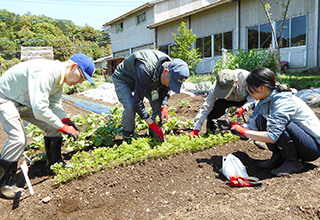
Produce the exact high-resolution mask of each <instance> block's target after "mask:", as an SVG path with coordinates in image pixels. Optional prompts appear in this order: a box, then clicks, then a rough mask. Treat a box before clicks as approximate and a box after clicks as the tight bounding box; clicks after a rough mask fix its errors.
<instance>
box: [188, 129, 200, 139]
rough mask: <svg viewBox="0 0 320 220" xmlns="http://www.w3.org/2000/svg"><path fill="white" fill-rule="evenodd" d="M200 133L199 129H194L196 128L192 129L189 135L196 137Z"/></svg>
mask: <svg viewBox="0 0 320 220" xmlns="http://www.w3.org/2000/svg"><path fill="white" fill-rule="evenodd" d="M198 134H199V130H196V129H194V130H192V132H191V133H190V134H189V137H190V138H193V137H195V136H198Z"/></svg>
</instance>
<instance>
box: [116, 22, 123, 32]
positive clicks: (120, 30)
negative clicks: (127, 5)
mask: <svg viewBox="0 0 320 220" xmlns="http://www.w3.org/2000/svg"><path fill="white" fill-rule="evenodd" d="M118 27H120V28H118ZM121 32H123V22H120V23H118V24H116V33H117V34H118V33H121Z"/></svg>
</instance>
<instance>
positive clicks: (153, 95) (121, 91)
mask: <svg viewBox="0 0 320 220" xmlns="http://www.w3.org/2000/svg"><path fill="white" fill-rule="evenodd" d="M188 77H189V68H188V65H187V64H186V62H184V61H183V60H181V59H173V60H171V59H170V57H169V56H168V55H167V54H165V53H163V52H161V51H157V50H140V51H137V52H134V53H133V54H131V55H130V56H129V57H127V58H126V59H124V60H123V61H122V63H120V64H119V65H118V66H117V68H116V70H115V72H114V74H113V76H112V78H113V83H114V86H115V90H116V93H117V96H118V99H119V101H120V103H121V104H122V105H123V107H124V111H123V115H122V125H123V131H122V135H123V138H124V139H125V140H126V141H128V140H130V139H131V138H132V137H133V135H134V129H135V114H136V112H137V113H138V114H139V115H140V117H141V119H143V120H145V121H146V122H147V123H148V125H149V131H150V132H151V134H152V135H154V136H155V137H156V138H157V139H158V140H159V141H163V138H164V135H163V132H162V130H161V128H160V127H159V126H158V125H157V124H156V123H155V122H154V120H155V118H156V117H157V116H158V115H159V116H160V119H162V118H164V117H166V118H167V119H168V113H167V109H168V98H169V96H170V89H171V90H172V91H173V92H176V93H179V92H180V89H181V85H182V83H183V82H184V81H185V80H186V79H187V78H188ZM132 92H134V94H132ZM144 97H146V98H147V99H149V101H150V105H151V107H152V117H150V115H149V114H148V113H147V111H146V109H145V106H144V104H143V99H144Z"/></svg>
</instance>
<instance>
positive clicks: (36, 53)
mask: <svg viewBox="0 0 320 220" xmlns="http://www.w3.org/2000/svg"><path fill="white" fill-rule="evenodd" d="M33 59H49V60H53V59H54V55H53V47H52V46H51V47H24V46H21V58H20V60H21V61H26V60H33Z"/></svg>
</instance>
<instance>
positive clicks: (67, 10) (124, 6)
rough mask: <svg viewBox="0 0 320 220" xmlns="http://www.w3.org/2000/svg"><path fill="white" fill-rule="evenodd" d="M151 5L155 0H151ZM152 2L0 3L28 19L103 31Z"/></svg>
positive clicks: (53, 0)
mask: <svg viewBox="0 0 320 220" xmlns="http://www.w3.org/2000/svg"><path fill="white" fill-rule="evenodd" d="M149 1H151V0H149ZM149 1H148V0H0V9H6V10H7V11H9V12H12V13H15V14H20V15H24V14H27V13H29V12H30V13H31V14H32V15H45V16H47V17H51V18H56V19H66V20H71V21H73V23H74V24H75V25H78V26H85V25H89V26H91V27H93V28H94V29H96V30H101V27H102V25H103V24H105V23H107V22H109V21H111V20H113V19H115V18H117V17H119V16H120V15H123V14H125V13H127V12H129V11H131V10H133V9H135V8H137V7H139V6H141V5H143V4H145V3H147V2H149Z"/></svg>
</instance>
